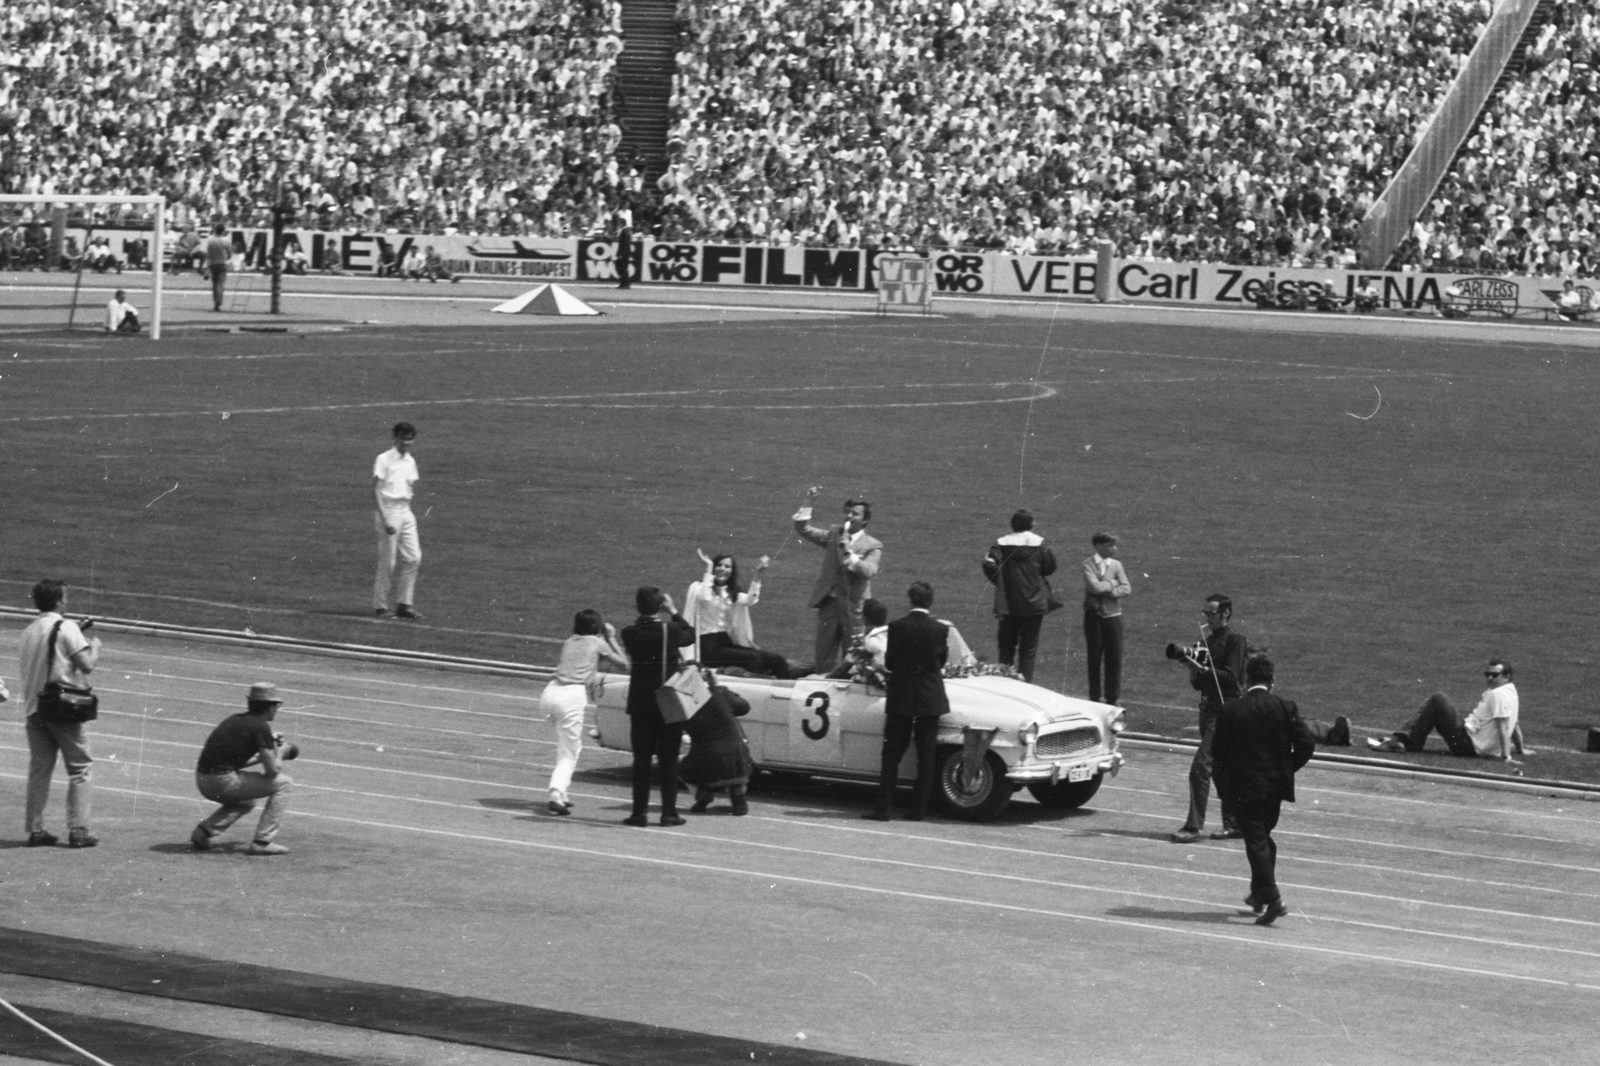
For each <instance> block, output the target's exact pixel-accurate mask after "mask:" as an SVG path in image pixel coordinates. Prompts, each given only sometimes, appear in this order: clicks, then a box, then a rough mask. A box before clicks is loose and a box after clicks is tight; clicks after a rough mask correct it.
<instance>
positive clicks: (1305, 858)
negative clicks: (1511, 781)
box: [1028, 808, 1600, 899]
mask: <svg viewBox="0 0 1600 1066" xmlns="http://www.w3.org/2000/svg"><path fill="white" fill-rule="evenodd" d="M1096 810H1100V811H1104V812H1105V813H1108V814H1122V815H1126V816H1128V817H1133V818H1151V817H1156V816H1155V815H1146V814H1139V813H1138V812H1137V811H1110V810H1106V809H1105V808H1096ZM1028 828H1030V829H1041V830H1045V831H1048V832H1058V833H1070V834H1072V835H1074V836H1083V837H1101V838H1105V839H1119V838H1120V834H1117V833H1111V832H1106V831H1104V830H1098V829H1087V828H1086V829H1079V830H1074V829H1067V828H1063V827H1059V826H1053V825H1038V824H1034V825H1030V826H1029V827H1028ZM1273 832H1274V835H1275V836H1282V835H1286V834H1281V833H1278V832H1277V831H1276V830H1274V831H1273ZM1300 835H1301V836H1314V834H1310V833H1302V834H1300ZM1160 846H1162V847H1171V846H1172V845H1170V844H1167V843H1165V842H1161V844H1160ZM1185 847H1186V848H1187V850H1188V851H1190V852H1192V853H1196V854H1210V855H1220V854H1230V853H1232V851H1233V849H1231V848H1228V847H1224V846H1220V845H1215V844H1189V845H1186V846H1185ZM1484 857H1485V858H1494V857H1495V856H1492V855H1491V856H1484ZM1281 858H1282V859H1283V860H1284V862H1287V863H1290V864H1295V863H1298V864H1301V865H1305V866H1328V867H1332V868H1334V869H1343V870H1368V871H1371V872H1372V873H1374V874H1398V875H1400V876H1402V877H1421V878H1427V879H1430V880H1434V881H1455V882H1458V883H1460V884H1464V885H1482V886H1483V887H1485V888H1509V889H1515V890H1516V891H1518V892H1545V893H1549V894H1551V895H1559V896H1567V897H1571V898H1574V899H1600V893H1596V892H1573V891H1571V890H1570V889H1565V888H1552V887H1550V886H1548V885H1533V884H1527V883H1524V882H1520V881H1491V880H1488V879H1487V878H1482V877H1464V876H1462V875H1460V874H1447V873H1440V872H1438V871H1435V870H1416V869H1411V868H1409V867H1402V866H1379V865H1377V864H1376V863H1372V862H1352V861H1347V860H1343V859H1320V858H1317V857H1315V856H1311V855H1303V854H1300V853H1299V852H1293V853H1289V854H1285V855H1283V856H1281Z"/></svg>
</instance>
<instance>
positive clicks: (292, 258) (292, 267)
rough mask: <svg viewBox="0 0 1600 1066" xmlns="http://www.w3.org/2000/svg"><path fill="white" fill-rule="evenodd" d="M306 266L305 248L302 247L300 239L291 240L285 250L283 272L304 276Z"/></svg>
mask: <svg viewBox="0 0 1600 1066" xmlns="http://www.w3.org/2000/svg"><path fill="white" fill-rule="evenodd" d="M306 266H307V263H306V253H305V249H304V248H301V247H300V242H299V241H290V242H289V246H288V247H287V248H285V249H284V250H283V272H284V273H285V274H299V275H301V276H304V275H305V273H306Z"/></svg>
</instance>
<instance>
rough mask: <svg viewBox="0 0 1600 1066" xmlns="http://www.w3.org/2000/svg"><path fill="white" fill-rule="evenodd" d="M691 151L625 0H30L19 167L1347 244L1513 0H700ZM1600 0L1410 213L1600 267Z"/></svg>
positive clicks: (1060, 234)
mask: <svg viewBox="0 0 1600 1066" xmlns="http://www.w3.org/2000/svg"><path fill="white" fill-rule="evenodd" d="M677 13H678V37H677V45H676V46H677V55H676V61H675V65H674V73H673V83H672V90H673V95H672V101H671V109H672V111H671V117H672V126H671V132H670V136H669V141H668V145H667V158H666V167H665V172H664V173H662V174H660V175H659V177H658V176H656V174H655V173H649V174H647V173H646V168H645V166H644V164H643V163H642V162H641V161H640V160H639V159H637V158H635V157H634V156H633V155H632V154H631V153H630V152H629V151H628V150H627V149H626V148H625V147H624V144H623V142H624V139H625V138H624V124H625V122H626V114H625V108H624V107H623V106H622V103H623V102H622V101H621V100H620V99H619V94H618V92H617V62H618V57H619V55H621V53H622V50H623V46H624V35H623V32H622V4H621V3H619V2H618V0H515V2H513V0H349V2H346V3H339V4H321V3H310V2H309V0H299V2H294V0H226V2H218V0H205V2H201V0H76V2H72V3H59V2H57V3H51V2H47V0H33V2H29V0H18V2H17V3H14V4H9V5H7V6H6V8H5V9H4V11H3V12H0V192H8V193H28V194H36V193H59V194H67V193H76V192H82V193H130V194H140V193H158V194H164V195H166V196H167V197H168V198H169V199H170V200H171V201H172V202H174V203H176V204H181V205H184V207H185V208H186V209H187V210H188V211H189V212H191V213H192V215H193V217H195V218H197V219H200V220H209V219H212V218H216V219H219V220H224V221H227V222H230V223H233V224H251V223H260V222H261V221H262V220H263V218H264V215H263V212H264V211H265V210H266V209H267V206H268V205H269V204H271V203H273V202H274V201H275V200H277V199H278V197H279V196H280V194H283V195H286V196H287V197H288V199H289V201H290V202H291V203H292V204H293V205H294V206H295V208H296V215H297V224H298V225H301V226H304V227H307V228H311V227H316V228H322V229H333V228H365V229H378V230H382V229H395V228H397V229H401V230H405V231H409V232H436V233H438V232H462V233H482V234H501V235H532V236H551V237H555V236H573V235H580V234H584V233H591V232H595V231H597V230H600V229H603V228H605V227H606V226H607V225H609V224H610V223H611V222H612V221H613V220H614V219H615V218H616V217H617V216H618V215H619V213H620V214H621V215H623V216H624V217H628V218H630V219H631V220H632V221H633V222H634V224H635V225H637V226H641V227H649V228H651V229H653V230H654V231H655V232H656V233H657V234H658V235H660V236H662V237H665V238H667V239H679V238H700V239H708V238H717V239H724V240H739V239H745V240H752V241H763V242H774V243H790V242H797V243H808V244H825V245H830V246H834V247H850V246H855V245H863V246H868V245H870V246H922V247H930V248H943V247H951V248H975V249H985V248H986V249H1004V250H1007V251H1010V252H1016V253H1024V254H1028V253H1081V252H1087V251H1089V250H1090V249H1092V248H1093V247H1094V246H1095V245H1096V244H1097V242H1100V241H1106V240H1109V241H1111V242H1112V243H1113V244H1114V246H1115V247H1116V249H1117V251H1118V253H1119V254H1121V255H1128V256H1135V255H1138V256H1147V257H1151V258H1173V259H1180V260H1202V261H1207V260H1208V261H1213V262H1230V263H1257V264H1271V265H1302V264H1304V265H1312V264H1316V265H1320V264H1324V263H1327V264H1339V265H1347V264H1349V263H1350V262H1352V261H1353V257H1354V249H1355V247H1356V243H1357V224H1358V222H1359V221H1360V219H1361V217H1362V216H1363V214H1364V213H1365V211H1366V209H1367V208H1368V207H1369V206H1370V205H1371V203H1372V202H1373V200H1374V198H1375V197H1376V196H1377V195H1378V194H1379V193H1381V192H1382V190H1383V188H1384V187H1385V185H1386V183H1387V182H1388V181H1389V179H1390V178H1391V177H1392V176H1393V175H1394V173H1395V171H1396V169H1397V167H1398V166H1399V165H1400V163H1401V162H1402V161H1403V160H1404V158H1405V156H1406V154H1407V152H1409V151H1410V149H1411V146H1412V145H1413V143H1414V142H1415V139H1416V136H1417V134H1418V133H1419V131H1420V129H1421V128H1422V127H1423V126H1424V125H1425V124H1426V123H1427V122H1428V120H1429V118H1430V116H1431V115H1432V114H1433V112H1434V111H1435V109H1436V108H1437V107H1438V104H1439V101H1440V100H1441V98H1442V96H1443V94H1444V92H1445V91H1446V89H1447V88H1448V87H1449V84H1450V82H1451V80H1452V79H1453V77H1454V76H1455V73H1456V71H1457V70H1458V69H1460V67H1461V65H1462V63H1463V62H1464V60H1465V57H1466V55H1467V53H1468V52H1469V51H1470V50H1471V48H1472V45H1473V43H1474V41H1475V40H1476V39H1477V36H1478V34H1479V33H1480V31H1481V30H1482V28H1483V26H1484V25H1485V23H1486V21H1487V20H1488V18H1489V15H1490V13H1491V4H1490V2H1489V0H1428V2H1426V3H1424V2H1421V0H1342V2H1341V0H1276V2H1274V3H1271V4H1261V3H1246V2H1241V0H1215V2H1212V0H1189V2H1185V0H1078V2H1072V0H679V2H678V4H677ZM1596 42H1600V26H1597V25H1596V4H1595V3H1594V2H1593V0H1546V2H1545V4H1544V5H1543V10H1542V22H1541V24H1540V26H1539V29H1538V36H1537V40H1536V41H1534V42H1533V44H1532V47H1530V48H1529V49H1528V51H1527V55H1526V58H1525V60H1524V62H1523V63H1522V69H1521V73H1520V76H1519V77H1517V78H1515V79H1512V80H1511V81H1510V82H1509V84H1508V85H1506V86H1505V87H1504V89H1503V90H1502V91H1500V92H1497V93H1496V94H1495V96H1494V97H1493V98H1492V100H1491V102H1490V104H1489V105H1488V107H1487V108H1486V110H1485V112H1484V115H1483V118H1482V119H1481V121H1480V122H1479V124H1478V127H1477V129H1476V131H1475V132H1474V134H1473V136H1472V137H1471V138H1470V140H1469V141H1468V142H1467V144H1466V145H1465V146H1464V148H1463V149H1462V151H1461V153H1460V154H1459V156H1458V157H1457V159H1456V162H1455V164H1454V165H1453V167H1452V168H1451V169H1450V171H1449V172H1448V174H1447V175H1446V177H1445V179H1444V181H1443V183H1442V184H1441V186H1440V188H1439V191H1438V193H1437V194H1436V195H1435V196H1434V198H1433V200H1432V202H1431V203H1430V204H1429V205H1428V207H1427V209H1426V210H1425V211H1424V213H1423V215H1422V216H1421V218H1420V219H1419V220H1418V221H1417V223H1416V224H1415V226H1414V227H1413V231H1412V236H1411V238H1410V239H1409V240H1407V241H1406V242H1405V244H1404V245H1403V246H1402V249H1401V258H1402V260H1403V261H1404V262H1407V263H1409V264H1412V265H1415V266H1419V267H1421V268H1423V269H1430V270H1472V271H1506V272H1512V273H1567V274H1580V275H1593V274H1595V273H1596V272H1597V268H1600V262H1597V260H1600V241H1597V239H1596V230H1597V219H1596V210H1597V203H1600V187H1597V180H1600V144H1597V142H1596V136H1597V134H1596V130H1597V128H1600V122H1597V118H1600V116H1597V114H1596V110H1597V103H1600V71H1597V68H1596V66H1595V62H1596V59H1597V55H1596Z"/></svg>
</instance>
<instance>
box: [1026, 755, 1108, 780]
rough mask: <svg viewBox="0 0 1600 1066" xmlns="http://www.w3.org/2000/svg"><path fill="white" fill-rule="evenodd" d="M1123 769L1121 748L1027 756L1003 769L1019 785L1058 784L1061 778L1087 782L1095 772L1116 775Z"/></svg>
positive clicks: (1096, 773)
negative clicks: (1059, 756)
mask: <svg viewBox="0 0 1600 1066" xmlns="http://www.w3.org/2000/svg"><path fill="white" fill-rule="evenodd" d="M1120 769H1122V753H1121V752H1120V751H1101V752H1090V753H1088V754H1084V755H1075V756H1072V757H1070V758H1065V759H1052V760H1050V761H1048V762H1046V761H1044V760H1040V759H1030V760H1028V761H1027V762H1023V763H1019V764H1018V765H1016V766H1013V767H1011V768H1010V769H1009V770H1007V771H1006V778H1007V780H1010V781H1015V782H1017V783H1018V784H1019V785H1039V784H1051V785H1054V784H1057V783H1059V782H1062V781H1071V780H1074V779H1076V780H1079V781H1086V780H1088V779H1089V778H1091V777H1094V776H1096V775H1098V774H1110V775H1111V776H1112V777H1115V776H1116V775H1117V771H1118V770H1120Z"/></svg>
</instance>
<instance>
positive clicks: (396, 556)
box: [372, 422, 422, 618]
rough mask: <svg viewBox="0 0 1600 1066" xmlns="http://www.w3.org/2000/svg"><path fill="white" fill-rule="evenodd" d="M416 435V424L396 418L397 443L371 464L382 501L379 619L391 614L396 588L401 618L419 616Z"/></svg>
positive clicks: (375, 594) (375, 597)
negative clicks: (415, 608) (416, 595)
mask: <svg viewBox="0 0 1600 1066" xmlns="http://www.w3.org/2000/svg"><path fill="white" fill-rule="evenodd" d="M416 439H417V427H415V426H413V425H412V424H411V423H410V422H396V423H395V426H394V447H393V448H390V449H389V450H388V451H386V452H384V453H383V454H382V455H380V456H378V458H377V461H376V462H374V463H373V465H372V492H373V496H374V498H375V500H376V502H377V505H378V510H377V513H376V514H375V515H374V516H373V517H374V519H375V520H376V527H377V532H378V572H377V576H376V578H375V579H374V581H373V585H372V609H373V612H372V613H373V614H375V615H377V616H378V617H380V618H382V617H383V616H385V615H387V614H388V613H389V593H390V592H391V591H392V592H393V593H394V616H395V617H396V618H416V617H418V615H417V612H416V611H413V610H412V609H411V603H412V594H413V592H414V591H415V589H416V586H417V570H418V568H419V567H421V566H422V544H421V542H420V541H418V539H417V518H416V516H415V515H414V514H412V513H411V492H412V488H411V487H412V486H413V485H415V484H416V483H417V461H416V460H415V459H414V458H412V457H411V444H412V442H413V441H415V440H416ZM397 564H398V565H397Z"/></svg>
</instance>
